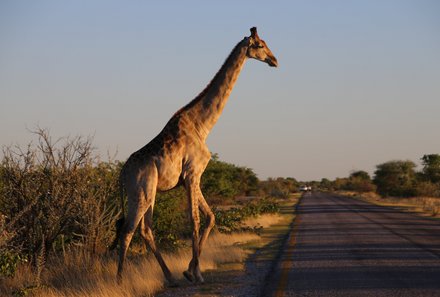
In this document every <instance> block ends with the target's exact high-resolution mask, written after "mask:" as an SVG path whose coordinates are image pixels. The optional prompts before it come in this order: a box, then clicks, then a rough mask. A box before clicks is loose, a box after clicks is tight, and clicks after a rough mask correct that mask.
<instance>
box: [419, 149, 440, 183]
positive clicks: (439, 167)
mask: <svg viewBox="0 0 440 297" xmlns="http://www.w3.org/2000/svg"><path fill="white" fill-rule="evenodd" d="M421 160H422V165H423V169H422V173H423V176H424V178H425V179H426V180H427V181H430V182H432V183H438V182H440V155H439V154H429V155H423V157H422V158H421Z"/></svg>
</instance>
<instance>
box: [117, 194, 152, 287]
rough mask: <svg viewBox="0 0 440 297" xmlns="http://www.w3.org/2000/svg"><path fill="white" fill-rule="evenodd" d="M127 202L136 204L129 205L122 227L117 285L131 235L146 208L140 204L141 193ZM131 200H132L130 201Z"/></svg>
mask: <svg viewBox="0 0 440 297" xmlns="http://www.w3.org/2000/svg"><path fill="white" fill-rule="evenodd" d="M128 199H129V201H136V202H138V203H136V204H134V205H129V208H128V214H127V218H126V220H125V223H124V226H123V227H122V232H121V237H120V247H119V263H118V272H117V281H118V283H121V282H122V273H123V270H124V262H125V258H126V256H127V250H128V247H129V246H130V242H131V239H132V238H133V234H134V232H135V230H136V228H137V226H138V224H139V221H140V220H141V218H142V217H143V216H144V214H145V211H146V209H147V207H145V204H144V203H142V201H143V199H144V198H143V193H138V194H137V197H130V195H129V196H128ZM130 199H132V200H130Z"/></svg>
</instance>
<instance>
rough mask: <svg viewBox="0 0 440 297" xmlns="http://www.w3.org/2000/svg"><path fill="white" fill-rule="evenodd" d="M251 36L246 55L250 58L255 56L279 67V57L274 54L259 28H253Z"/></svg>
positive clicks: (272, 65)
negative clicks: (258, 30)
mask: <svg viewBox="0 0 440 297" xmlns="http://www.w3.org/2000/svg"><path fill="white" fill-rule="evenodd" d="M248 38H249V47H248V50H247V53H246V55H247V56H248V58H253V59H256V60H259V61H262V62H265V63H267V64H268V65H269V66H271V67H277V66H278V61H277V58H275V56H274V55H273V54H272V52H271V50H270V49H269V47H268V46H267V44H266V42H264V40H263V39H260V37H259V36H258V34H257V28H256V27H252V28H251V36H249V37H248Z"/></svg>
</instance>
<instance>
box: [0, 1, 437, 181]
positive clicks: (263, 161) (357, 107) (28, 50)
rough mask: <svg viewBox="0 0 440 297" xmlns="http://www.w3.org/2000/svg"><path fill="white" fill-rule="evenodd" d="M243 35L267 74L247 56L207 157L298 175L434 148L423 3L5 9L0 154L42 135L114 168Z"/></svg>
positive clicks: (0, 12) (329, 173)
mask: <svg viewBox="0 0 440 297" xmlns="http://www.w3.org/2000/svg"><path fill="white" fill-rule="evenodd" d="M252 26H257V28H258V32H259V35H260V37H261V38H262V39H264V40H265V41H266V43H267V45H268V46H269V47H270V49H271V50H272V52H273V53H274V55H275V56H276V57H277V59H278V62H279V67H278V68H271V67H268V66H267V65H266V64H264V63H261V62H259V61H256V60H249V61H247V62H246V64H245V66H244V68H243V71H242V72H241V74H240V77H239V79H238V81H237V84H236V86H235V88H234V90H233V92H232V94H231V97H230V99H229V101H228V104H227V105H226V108H225V110H224V112H223V114H222V116H221V117H220V119H219V121H218V123H217V125H216V126H215V127H214V129H213V130H212V131H211V134H210V136H209V138H208V140H207V143H208V146H209V148H210V150H211V151H212V152H215V153H217V154H218V155H219V157H220V159H221V160H223V161H227V162H231V163H234V164H237V165H240V166H246V167H250V168H252V169H253V170H254V171H255V172H256V173H257V175H258V177H259V178H262V179H264V178H267V177H278V176H284V177H294V178H296V179H298V180H304V181H306V180H320V179H321V178H329V179H334V178H336V177H345V176H348V175H349V174H350V172H352V171H354V170H366V171H368V172H369V173H370V174H373V172H374V170H375V166H376V165H378V164H381V163H383V162H386V161H390V160H398V159H399V160H400V159H401V160H407V159H409V160H412V161H414V162H416V163H417V164H419V163H420V162H419V161H420V158H421V157H422V156H423V155H424V154H430V153H440V137H439V135H440V133H439V128H440V116H439V113H440V2H439V1H435V0H414V1H407V0H387V1H383V0H370V1H360V0H359V1H356V0H353V1H348V0H344V1H342V0H341V1H337V0H336V1H327V0H321V1H319V0H316V1H306V0H303V1H271V2H270V3H269V2H268V1H232V0H223V1H215V2H214V1H55V0H53V1H44V0H43V1H12V0H11V1H9V0H3V1H1V2H0V146H8V145H13V144H19V145H22V146H24V145H26V144H27V143H29V142H30V141H32V140H35V137H34V136H33V135H32V134H31V133H30V132H29V130H32V129H35V127H37V126H40V127H42V128H48V129H50V133H51V135H52V137H54V138H57V137H62V136H67V135H70V136H76V135H83V136H90V135H93V136H94V141H93V143H94V145H95V147H96V149H97V153H99V154H101V155H104V156H105V155H107V153H110V154H111V155H113V154H116V159H118V160H125V159H126V158H127V157H128V156H129V155H130V154H131V153H132V152H134V151H136V150H137V149H139V148H140V147H142V146H143V145H145V144H146V143H148V142H149V141H150V140H151V139H152V138H153V137H154V136H155V135H157V134H158V133H159V132H160V131H161V129H162V128H163V126H164V125H165V124H166V122H167V121H168V119H169V118H170V117H171V116H172V115H173V114H174V112H175V111H177V110H178V109H179V108H180V107H182V106H183V105H185V104H186V103H187V102H189V101H190V100H192V99H193V98H194V97H195V96H196V95H197V94H198V93H199V92H200V91H201V90H202V89H203V88H204V87H205V86H206V85H207V84H208V83H209V81H210V80H211V78H212V77H213V76H214V74H215V73H216V72H217V71H218V69H219V68H220V66H221V65H222V63H223V61H224V59H225V58H226V57H227V56H228V54H229V53H230V51H231V50H232V48H233V47H234V46H235V44H236V43H237V42H239V41H240V40H241V39H242V38H243V37H244V36H249V28H250V27H252Z"/></svg>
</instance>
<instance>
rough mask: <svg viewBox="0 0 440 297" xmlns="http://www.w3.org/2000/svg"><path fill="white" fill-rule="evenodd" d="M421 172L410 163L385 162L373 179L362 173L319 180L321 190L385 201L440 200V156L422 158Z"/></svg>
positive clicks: (429, 155) (428, 155)
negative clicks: (371, 194)
mask: <svg viewBox="0 0 440 297" xmlns="http://www.w3.org/2000/svg"><path fill="white" fill-rule="evenodd" d="M421 163H422V166H423V167H422V170H421V171H417V170H416V167H417V166H416V164H415V163H414V162H412V161H410V160H394V161H388V162H385V163H382V164H379V165H377V166H376V171H375V172H374V177H373V178H371V177H370V175H369V174H368V173H367V172H365V171H362V170H360V171H354V172H352V173H351V174H350V176H349V177H346V178H336V179H335V180H334V181H330V180H328V179H322V180H321V182H320V187H321V188H323V189H328V190H348V191H357V192H372V191H376V192H377V193H378V194H380V195H382V196H384V197H389V196H393V197H411V196H427V197H440V155H439V154H427V155H423V157H422V158H421Z"/></svg>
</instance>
